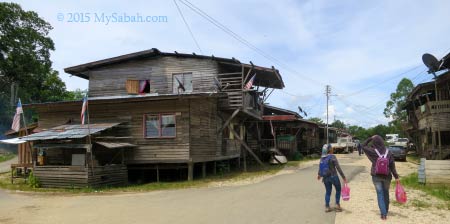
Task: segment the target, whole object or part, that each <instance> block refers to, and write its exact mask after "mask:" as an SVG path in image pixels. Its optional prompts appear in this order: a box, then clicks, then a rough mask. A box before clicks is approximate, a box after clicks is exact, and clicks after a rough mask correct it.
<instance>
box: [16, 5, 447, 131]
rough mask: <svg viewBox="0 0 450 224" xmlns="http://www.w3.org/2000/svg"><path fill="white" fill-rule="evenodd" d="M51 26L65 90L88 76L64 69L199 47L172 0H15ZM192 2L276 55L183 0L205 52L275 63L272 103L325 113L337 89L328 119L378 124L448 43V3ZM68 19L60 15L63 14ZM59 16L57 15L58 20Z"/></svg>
mask: <svg viewBox="0 0 450 224" xmlns="http://www.w3.org/2000/svg"><path fill="white" fill-rule="evenodd" d="M16 2H17V3H19V4H20V5H21V6H22V7H23V8H24V9H25V10H33V11H36V12H37V13H38V14H39V15H40V16H41V17H42V18H44V19H45V20H46V21H48V22H49V23H50V24H51V25H52V26H53V27H54V29H53V30H52V31H51V33H50V36H51V38H52V39H53V41H54V42H55V47H56V50H55V51H54V52H52V56H51V59H52V61H53V67H54V69H56V70H58V71H59V72H60V76H61V78H62V79H63V80H64V81H65V82H66V85H67V87H68V89H70V90H74V89H77V88H81V89H86V88H87V81H85V80H82V79H80V78H78V77H70V76H69V75H68V74H65V73H64V71H63V69H64V68H66V67H69V66H73V65H78V64H81V63H86V62H90V61H94V60H99V59H104V58H108V57H113V56H118V55H122V54H126V53H131V52H135V51H141V50H145V49H150V48H153V47H155V48H158V49H160V50H161V51H167V52H172V51H178V52H186V53H191V52H196V53H197V54H200V50H199V49H198V47H197V46H196V45H195V43H194V41H193V40H192V38H191V36H190V34H189V32H188V30H187V28H186V26H185V25H184V23H183V20H182V18H181V16H180V14H179V12H178V11H177V8H176V6H175V4H174V2H173V1H153V0H150V1H132V2H131V1H113V0H110V1H16ZM190 2H191V3H193V4H194V5H195V6H197V7H198V8H200V9H201V10H203V11H204V12H206V13H207V14H209V15H210V16H211V17H213V18H214V19H216V20H217V21H219V22H220V23H222V24H223V25H225V26H227V27H228V28H229V29H230V30H232V31H233V32H234V33H236V34H238V35H239V36H241V37H243V38H245V39H246V40H247V41H248V42H250V43H251V44H252V45H254V46H256V47H257V48H258V49H260V50H262V51H263V52H265V54H267V55H269V56H270V57H271V58H275V60H273V59H268V58H267V57H263V56H262V55H261V54H259V53H257V52H256V51H254V50H252V49H250V48H248V47H247V46H245V45H243V44H242V43H240V42H239V41H237V40H235V39H233V38H232V37H230V36H229V35H228V34H226V33H225V32H223V31H221V30H219V29H218V28H216V27H215V26H213V25H212V24H211V23H209V22H208V21H207V20H205V19H204V18H202V17H200V16H199V15H198V14H196V13H194V12H193V11H191V10H190V9H189V8H188V7H186V6H185V5H184V4H182V3H181V2H179V1H178V5H179V6H180V9H181V11H182V13H183V14H184V16H185V18H186V20H187V22H188V24H189V26H190V28H191V30H192V32H193V34H194V36H195V38H196V39H197V41H198V43H199V45H200V48H201V50H202V52H203V54H205V55H212V54H213V55H215V56H220V57H235V58H237V59H239V60H240V61H242V62H248V61H252V62H253V63H255V64H258V65H261V66H267V67H270V66H272V65H273V66H275V67H276V68H278V69H279V70H280V72H281V74H282V76H283V79H284V81H285V84H286V88H285V89H284V90H282V91H279V90H277V91H275V92H274V94H273V95H272V96H271V98H270V99H269V102H270V104H272V105H274V106H279V107H283V108H288V109H291V110H297V106H301V107H302V108H303V109H305V110H306V111H307V113H308V116H309V117H321V118H323V119H325V117H324V116H325V109H326V106H325V103H326V100H325V99H326V98H325V95H324V92H325V85H326V84H329V85H331V87H332V94H333V95H334V96H332V97H331V104H330V108H329V109H330V115H331V116H330V117H331V118H330V120H331V121H332V120H333V119H334V117H336V119H340V120H342V121H344V122H345V123H348V124H354V125H360V126H365V127H369V126H374V125H376V124H379V123H387V122H388V120H389V119H387V118H385V117H384V116H383V114H382V111H383V109H384V106H385V102H386V101H387V100H388V99H389V95H390V93H391V92H393V91H395V88H396V85H397V84H398V82H399V81H400V79H401V78H403V77H407V78H410V79H412V80H413V81H414V83H415V84H417V83H420V82H424V81H429V80H430V79H431V75H429V74H427V73H426V72H424V71H425V66H423V64H422V61H421V56H422V54H423V53H426V52H428V53H431V54H434V55H435V56H436V57H438V58H441V57H442V56H444V55H445V54H446V53H448V51H449V50H450V38H449V36H450V29H448V28H449V27H450V16H449V15H448V9H449V8H450V1H388V0H386V1H349V0H342V1H325V0H315V1H269V0H268V1H256V0H251V1H242V0H241V1H238V0H229V1H206V0H190ZM69 13H72V15H73V14H81V13H84V14H85V15H86V13H89V15H91V17H93V16H94V15H95V14H97V15H100V14H102V13H104V14H105V15H111V14H112V13H119V14H121V13H126V14H128V15H135V14H136V13H139V14H140V15H145V16H147V15H150V16H167V19H168V20H167V22H161V23H154V22H150V23H110V24H107V25H106V24H105V23H99V22H92V20H93V19H92V20H91V21H90V22H85V23H81V22H68V21H67V19H69V18H68V17H69V16H70V15H69ZM60 14H62V15H63V16H64V18H63V20H62V21H59V20H58V15H60ZM60 19H61V18H60Z"/></svg>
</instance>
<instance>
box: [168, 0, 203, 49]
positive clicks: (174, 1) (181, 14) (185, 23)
mask: <svg viewBox="0 0 450 224" xmlns="http://www.w3.org/2000/svg"><path fill="white" fill-rule="evenodd" d="M173 3H175V6H177V9H178V12H179V13H180V16H181V18H182V19H183V22H184V25H186V28H187V29H188V31H189V33H190V34H191V37H192V40H194V43H195V45H197V48H198V50H200V53H202V54H203V51H202V48H200V45H199V44H198V42H197V39H195V36H194V33H192V30H191V28H190V27H189V24H188V23H187V21H186V19H185V18H184V15H183V12H182V11H181V9H180V7H179V6H178V4H177V1H176V0H173Z"/></svg>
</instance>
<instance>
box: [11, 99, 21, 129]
mask: <svg viewBox="0 0 450 224" xmlns="http://www.w3.org/2000/svg"><path fill="white" fill-rule="evenodd" d="M22 113H23V109H22V102H20V99H19V102H17V108H16V114H15V115H14V119H13V123H12V125H11V129H12V130H14V131H19V129H20V115H21V114H22Z"/></svg>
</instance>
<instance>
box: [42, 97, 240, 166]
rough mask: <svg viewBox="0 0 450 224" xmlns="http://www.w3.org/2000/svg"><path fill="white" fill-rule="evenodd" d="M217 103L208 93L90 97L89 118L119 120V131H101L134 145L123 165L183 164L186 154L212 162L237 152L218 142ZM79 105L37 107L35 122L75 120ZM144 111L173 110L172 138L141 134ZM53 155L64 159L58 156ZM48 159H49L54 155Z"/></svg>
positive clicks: (93, 120) (187, 158) (77, 120)
mask: <svg viewBox="0 0 450 224" xmlns="http://www.w3.org/2000/svg"><path fill="white" fill-rule="evenodd" d="M217 102H218V100H217V99H216V98H212V97H202V98H192V99H188V98H183V97H180V98H175V99H171V100H158V101H139V102H129V101H126V100H121V101H120V102H116V101H108V102H105V101H103V102H99V101H90V102H89V110H90V122H91V123H109V122H122V124H121V125H120V126H121V128H120V130H116V131H114V129H113V132H112V133H108V132H106V133H104V134H102V135H107V136H122V137H128V139H123V140H121V141H125V142H129V143H132V144H135V145H138V147H137V148H135V149H129V150H126V162H127V164H143V163H183V162H188V161H190V159H192V160H194V161H213V160H217V159H221V158H223V157H224V156H238V155H239V153H240V151H239V150H238V149H236V148H228V147H222V144H223V142H222V134H221V133H217V130H218V129H219V127H221V125H222V122H223V121H222V120H221V119H220V118H219V117H218V114H217V113H218V112H217ZM80 108H81V102H80V103H73V104H64V105H58V104H54V105H48V106H46V107H42V108H39V109H38V113H39V125H40V127H42V128H51V127H55V126H59V125H62V124H65V123H66V122H67V121H68V120H72V121H73V123H74V124H79V123H80V118H79V116H80V115H79V113H80ZM144 114H175V117H176V137H175V138H145V137H144ZM124 130H125V131H124ZM119 131H120V133H119ZM109 132H111V131H109ZM226 135H227V136H228V133H226ZM233 145H236V144H233ZM237 145H239V146H240V144H237ZM55 156H56V157H59V158H63V157H62V155H55ZM56 157H55V158H56ZM51 158H53V156H51ZM51 158H49V160H53V159H51Z"/></svg>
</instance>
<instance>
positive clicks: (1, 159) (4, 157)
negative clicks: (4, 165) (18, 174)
mask: <svg viewBox="0 0 450 224" xmlns="http://www.w3.org/2000/svg"><path fill="white" fill-rule="evenodd" d="M15 156H16V155H14V154H12V153H8V154H4V155H2V154H0V162H4V161H8V160H10V159H12V158H14V157H15Z"/></svg>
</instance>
